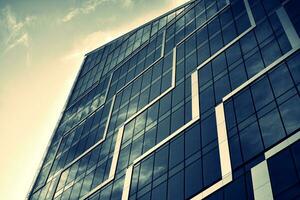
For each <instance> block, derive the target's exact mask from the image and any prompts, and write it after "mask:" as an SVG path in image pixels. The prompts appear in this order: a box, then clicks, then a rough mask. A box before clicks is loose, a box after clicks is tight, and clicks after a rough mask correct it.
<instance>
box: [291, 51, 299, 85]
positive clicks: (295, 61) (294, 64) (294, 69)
mask: <svg viewBox="0 0 300 200" xmlns="http://www.w3.org/2000/svg"><path fill="white" fill-rule="evenodd" d="M299 60H300V53H297V54H296V55H295V56H293V57H292V58H291V59H290V60H288V66H289V69H290V70H291V74H292V76H293V79H294V80H295V82H296V84H298V83H299V82H300V62H299Z"/></svg>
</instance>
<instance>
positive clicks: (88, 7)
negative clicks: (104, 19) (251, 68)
mask: <svg viewBox="0 0 300 200" xmlns="http://www.w3.org/2000/svg"><path fill="white" fill-rule="evenodd" d="M107 1H108V0H88V1H84V3H83V4H82V5H81V6H80V7H78V8H71V9H70V10H69V12H68V13H67V14H66V15H65V16H64V17H63V18H62V20H61V21H62V22H69V21H71V20H72V19H73V18H74V17H76V16H77V15H80V14H88V13H90V12H92V11H94V10H95V9H96V8H97V7H98V6H99V5H101V4H102V3H104V2H107Z"/></svg>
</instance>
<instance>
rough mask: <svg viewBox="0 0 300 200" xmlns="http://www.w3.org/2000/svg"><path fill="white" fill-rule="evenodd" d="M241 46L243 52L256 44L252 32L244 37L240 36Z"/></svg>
mask: <svg viewBox="0 0 300 200" xmlns="http://www.w3.org/2000/svg"><path fill="white" fill-rule="evenodd" d="M240 42H241V47H242V51H243V53H244V54H246V53H247V52H248V51H250V50H251V49H253V48H254V47H255V46H257V42H256V39H255V36H254V34H253V32H250V33H248V34H247V35H245V36H244V37H242V38H241V40H240Z"/></svg>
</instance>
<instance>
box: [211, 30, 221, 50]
mask: <svg viewBox="0 0 300 200" xmlns="http://www.w3.org/2000/svg"><path fill="white" fill-rule="evenodd" d="M222 46H223V41H222V34H221V33H218V34H217V35H215V36H213V37H212V38H211V39H210V50H211V53H212V54H214V53H216V52H217V51H218V50H219V49H221V48H222Z"/></svg>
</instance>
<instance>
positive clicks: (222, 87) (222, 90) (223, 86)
mask: <svg viewBox="0 0 300 200" xmlns="http://www.w3.org/2000/svg"><path fill="white" fill-rule="evenodd" d="M230 91H231V90H230V83H229V78H228V75H227V74H226V75H224V76H223V77H222V78H220V79H219V80H217V81H216V82H215V95H216V96H215V97H216V102H217V103H218V102H220V101H222V98H223V97H224V96H226V95H227V94H228V93H229V92H230Z"/></svg>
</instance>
